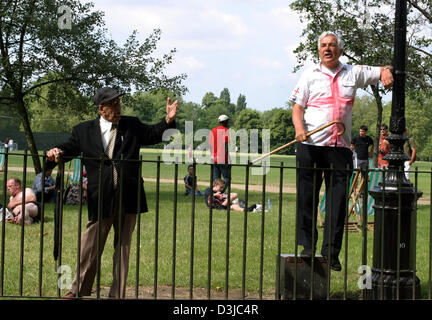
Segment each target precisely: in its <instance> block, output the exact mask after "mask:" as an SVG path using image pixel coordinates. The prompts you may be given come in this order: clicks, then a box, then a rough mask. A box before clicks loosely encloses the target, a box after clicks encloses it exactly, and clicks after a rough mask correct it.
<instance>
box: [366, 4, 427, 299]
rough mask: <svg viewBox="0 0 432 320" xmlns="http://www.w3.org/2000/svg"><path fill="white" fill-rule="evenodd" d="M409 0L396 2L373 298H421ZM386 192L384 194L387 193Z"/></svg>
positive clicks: (376, 193)
mask: <svg viewBox="0 0 432 320" xmlns="http://www.w3.org/2000/svg"><path fill="white" fill-rule="evenodd" d="M406 24H407V1H406V0H397V1H396V15H395V39H394V57H393V66H394V78H395V82H394V84H393V93H392V94H393V95H392V111H391V117H390V132H391V135H390V136H389V137H388V138H387V140H388V141H389V142H390V152H389V153H388V154H387V155H386V156H384V159H385V160H388V161H389V168H388V172H386V175H385V181H384V182H383V183H379V185H378V186H377V187H374V188H373V189H372V190H371V191H369V193H370V195H371V196H372V197H373V198H374V200H375V205H374V209H375V228H374V251H373V252H374V255H373V267H372V288H371V289H369V290H367V295H366V297H367V298H368V299H377V300H379V299H385V300H387V299H415V298H419V296H420V280H419V279H418V278H417V277H416V276H415V268H416V266H415V259H414V258H413V257H415V253H416V248H415V241H412V239H414V238H415V237H414V235H415V232H416V225H415V223H412V221H416V220H415V219H412V217H413V216H414V215H415V214H416V211H415V208H416V207H417V206H416V205H415V204H416V201H417V199H418V198H419V197H420V196H421V195H422V192H420V191H416V190H415V189H414V188H413V185H412V183H411V182H410V181H409V180H407V179H406V178H405V174H404V171H403V168H404V162H405V161H407V160H409V158H408V156H407V155H405V153H404V151H403V145H404V143H405V141H406V140H407V138H406V137H405V136H404V135H403V132H404V130H405V78H406V75H405V61H406V60H405V59H406ZM383 193H384V194H383Z"/></svg>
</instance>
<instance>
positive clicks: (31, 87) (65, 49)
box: [0, 0, 186, 172]
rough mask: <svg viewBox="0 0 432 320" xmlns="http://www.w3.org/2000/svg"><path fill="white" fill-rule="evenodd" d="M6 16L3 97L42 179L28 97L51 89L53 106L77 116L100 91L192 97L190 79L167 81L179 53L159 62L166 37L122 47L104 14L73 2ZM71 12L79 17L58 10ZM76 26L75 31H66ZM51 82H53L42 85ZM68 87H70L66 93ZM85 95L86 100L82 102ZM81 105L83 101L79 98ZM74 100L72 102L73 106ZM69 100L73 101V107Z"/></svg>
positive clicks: (51, 0) (0, 21) (54, 0)
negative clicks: (186, 94) (162, 90)
mask: <svg viewBox="0 0 432 320" xmlns="http://www.w3.org/2000/svg"><path fill="white" fill-rule="evenodd" d="M1 3H2V5H1V8H2V12H1V15H0V55H1V59H0V75H1V77H0V86H1V88H3V90H2V91H1V93H2V95H1V96H0V103H1V104H8V105H9V106H11V107H12V108H14V109H15V110H16V112H17V114H18V115H19V118H20V121H21V125H22V127H23V130H24V132H25V135H26V140H27V143H28V146H29V149H30V151H31V153H32V155H33V162H34V166H35V171H36V172H40V171H41V165H40V161H39V157H38V156H37V149H36V145H35V143H34V137H33V133H32V128H31V124H30V118H29V113H28V111H29V105H28V100H27V99H28V97H30V96H32V99H33V98H34V99H37V97H38V94H39V93H40V92H38V90H39V89H40V88H42V87H43V86H46V85H49V84H51V85H52V86H50V89H49V94H48V95H47V97H48V98H49V101H48V103H49V104H50V105H53V106H57V108H58V109H60V108H61V107H62V106H63V105H64V104H68V105H70V106H72V105H75V107H76V108H77V110H80V109H81V108H83V107H87V106H86V104H85V103H81V102H82V101H84V100H86V102H87V105H90V104H91V97H92V96H93V95H94V92H95V89H97V88H100V87H102V86H113V87H117V88H118V89H120V90H122V91H127V92H129V91H130V90H131V89H132V88H134V89H137V90H144V91H148V90H151V89H154V88H161V87H165V88H170V89H171V90H173V91H175V92H179V93H183V92H185V90H186V88H185V87H184V86H183V85H182V81H183V80H184V79H185V77H186V76H185V75H180V76H174V77H171V78H170V77H167V76H166V75H165V74H164V73H163V71H164V69H165V67H166V66H167V64H169V63H171V62H172V57H173V55H174V53H175V50H171V51H170V52H169V53H167V54H165V55H164V56H163V57H162V58H161V59H158V58H155V57H153V56H152V55H153V53H154V51H155V49H156V44H157V42H158V41H159V39H160V36H161V31H160V30H158V29H156V30H154V31H153V32H152V33H151V34H150V35H149V37H148V38H147V39H146V40H145V41H144V42H143V43H140V42H139V41H138V40H137V32H135V31H134V32H132V34H131V35H130V36H129V38H128V39H127V41H126V42H125V44H124V45H123V46H122V47H121V46H119V45H118V44H117V43H115V41H113V40H112V39H110V38H109V37H108V36H107V34H108V32H107V30H106V28H105V27H104V24H105V23H104V20H103V13H102V12H100V11H91V10H92V7H93V4H92V3H85V4H83V3H81V2H80V1H79V0H69V1H67V2H66V3H65V2H64V1H59V0H27V1H23V0H8V1H6V0H2V2H1ZM64 4H66V6H67V8H68V9H69V10H70V13H71V16H69V17H68V16H67V11H66V14H65V13H64V11H63V13H60V14H58V13H57V12H58V9H59V8H60V7H61V6H62V5H64ZM65 15H66V20H68V19H69V18H70V17H72V20H70V19H69V22H71V23H70V27H68V25H67V24H66V27H65V24H63V23H62V22H63V21H64V20H63V18H64V16H65ZM48 74H49V79H47V80H44V81H41V79H42V77H44V76H47V75H48ZM65 84H67V85H65ZM77 92H80V93H81V94H80V95H79V96H78V95H77ZM79 97H80V99H79V101H80V103H77V101H76V99H77V98H79ZM65 99H66V101H65ZM67 100H69V101H67Z"/></svg>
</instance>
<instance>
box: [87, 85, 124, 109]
mask: <svg viewBox="0 0 432 320" xmlns="http://www.w3.org/2000/svg"><path fill="white" fill-rule="evenodd" d="M124 94H125V93H119V92H118V91H117V90H116V89H114V88H109V87H105V88H102V89H99V90H98V91H97V92H96V94H95V96H94V97H93V101H94V103H95V105H97V106H98V105H100V104H104V103H105V102H108V101H110V100H112V99H115V98H118V97H121V96H122V95H124Z"/></svg>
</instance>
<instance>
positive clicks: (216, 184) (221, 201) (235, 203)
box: [204, 178, 259, 212]
mask: <svg viewBox="0 0 432 320" xmlns="http://www.w3.org/2000/svg"><path fill="white" fill-rule="evenodd" d="M224 188H225V181H224V180H222V179H220V178H218V179H215V180H214V181H213V189H210V188H207V189H206V190H205V193H204V200H205V202H206V204H207V206H208V207H210V204H211V206H212V207H213V208H215V209H218V210H226V209H228V205H230V209H231V210H234V211H240V212H244V211H245V208H244V206H241V203H242V202H243V201H241V200H238V194H237V193H235V192H231V193H230V197H229V199H228V194H226V193H223V192H222V190H223V189H224ZM212 194H213V201H212ZM243 203H244V202H243ZM247 211H254V212H256V211H259V210H258V205H256V204H254V205H252V206H250V207H249V208H248V210H247Z"/></svg>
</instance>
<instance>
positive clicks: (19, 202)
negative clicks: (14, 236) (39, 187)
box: [6, 178, 39, 225]
mask: <svg viewBox="0 0 432 320" xmlns="http://www.w3.org/2000/svg"><path fill="white" fill-rule="evenodd" d="M6 188H7V191H8V193H9V195H10V200H9V204H8V206H7V208H8V209H9V211H10V213H11V214H12V215H13V218H12V217H11V218H10V219H9V220H8V221H9V222H12V223H16V224H20V223H21V220H22V219H23V214H22V212H23V211H24V213H25V214H24V222H25V224H26V225H30V224H32V223H33V222H34V221H37V220H38V218H39V208H38V206H37V204H36V195H35V194H34V192H33V190H32V189H31V188H25V209H24V210H23V199H22V196H23V190H22V187H21V181H20V180H19V179H18V178H10V179H9V180H8V181H7V184H6Z"/></svg>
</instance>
